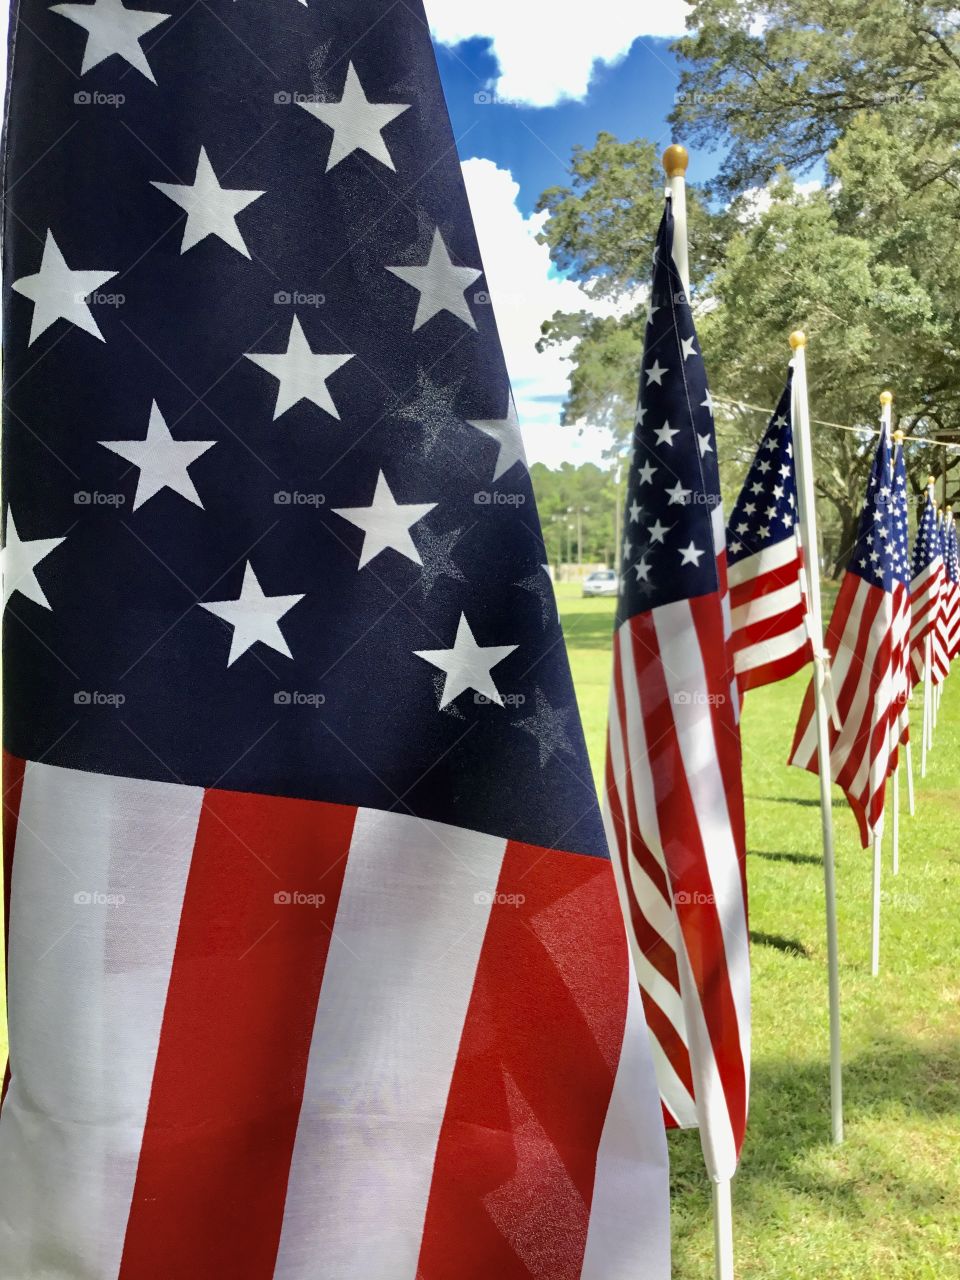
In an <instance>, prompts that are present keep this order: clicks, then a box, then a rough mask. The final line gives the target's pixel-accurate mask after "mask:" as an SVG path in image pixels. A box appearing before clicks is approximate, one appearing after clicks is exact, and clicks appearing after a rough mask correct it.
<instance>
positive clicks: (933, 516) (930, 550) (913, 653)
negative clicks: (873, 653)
mask: <svg viewBox="0 0 960 1280" xmlns="http://www.w3.org/2000/svg"><path fill="white" fill-rule="evenodd" d="M933 487H934V482H933V478H932V477H931V479H930V481H929V483H928V485H927V488H926V490H925V493H924V500H923V510H922V511H921V513H920V519H919V521H918V523H917V538H916V542H915V543H914V546H913V574H912V578H911V581H910V608H911V628H910V659H911V679H912V682H913V684H917V683H918V682H919V681H921V680H922V679H923V678H924V668H925V666H926V648H927V640H928V639H929V638H932V636H933V633H934V631H935V629H936V624H937V616H938V614H939V610H940V590H941V586H942V582H943V573H944V570H943V556H942V554H941V549H940V534H939V531H938V528H937V504H936V502H935V500H934V496H933ZM931 665H932V664H931Z"/></svg>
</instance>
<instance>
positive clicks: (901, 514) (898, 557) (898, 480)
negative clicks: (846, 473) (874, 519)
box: [886, 393, 912, 769]
mask: <svg viewBox="0 0 960 1280" xmlns="http://www.w3.org/2000/svg"><path fill="white" fill-rule="evenodd" d="M886 394H889V393H886ZM909 513H910V498H909V496H908V493H907V463H906V459H905V457H904V454H903V438H902V436H901V434H900V432H899V431H897V432H895V433H894V446H893V511H892V512H891V523H892V531H891V542H892V549H893V576H894V579H895V581H896V582H897V584H898V586H899V588H901V589H898V590H897V591H895V593H894V615H893V645H894V665H895V677H894V678H895V690H894V704H895V712H896V732H895V737H894V740H893V742H892V743H891V749H892V757H891V762H890V767H891V769H892V768H894V767H896V764H897V759H898V757H899V748H900V746H901V745H905V744H906V743H908V742H909V740H910V689H911V687H912V686H911V682H910V624H911V570H910V538H909Z"/></svg>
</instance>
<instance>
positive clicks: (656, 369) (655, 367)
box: [646, 360, 670, 387]
mask: <svg viewBox="0 0 960 1280" xmlns="http://www.w3.org/2000/svg"><path fill="white" fill-rule="evenodd" d="M669 372H670V370H669V369H662V368H661V367H660V361H659V360H654V362H653V364H652V365H651V366H650V368H649V369H647V370H646V374H647V386H649V385H650V383H651V382H655V383H656V384H657V386H658V387H662V386H663V375H664V374H665V373H669Z"/></svg>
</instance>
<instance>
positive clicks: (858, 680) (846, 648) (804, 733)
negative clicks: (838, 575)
mask: <svg viewBox="0 0 960 1280" xmlns="http://www.w3.org/2000/svg"><path fill="white" fill-rule="evenodd" d="M898 509H899V507H898V502H897V500H896V498H895V496H894V484H893V470H892V464H891V452H890V438H889V435H888V433H887V431H886V430H884V431H882V432H881V435H880V441H879V444H878V446H877V451H876V456H875V458H874V462H873V467H872V469H871V471H870V479H869V482H868V488H867V497H866V502H865V504H864V507H863V512H862V514H861V517H860V526H859V531H858V534H857V541H856V544H855V546H854V549H853V554H852V555H851V557H850V562H849V564H848V566H847V571H846V574H845V576H844V579H843V582H842V583H841V586H840V592H839V594H838V596H837V600H836V604H835V605H834V609H833V615H832V617H831V619H830V625H829V627H828V628H827V637H826V648H827V651H828V653H829V655H830V660H831V675H832V681H833V691H834V697H835V700H836V708H837V714H838V717H839V723H840V728H839V730H838V729H837V728H836V727H835V725H831V726H830V772H831V776H832V778H833V781H834V782H836V783H837V784H838V785H839V786H840V787H841V788H842V789H843V791H844V792H845V793H846V796H847V799H848V800H849V802H850V807H851V809H852V810H853V812H854V815H855V816H856V819H857V824H858V826H859V828H860V838H861V842H862V844H863V846H864V847H865V848H866V847H867V846H868V845H869V844H870V843H871V841H872V839H873V837H874V835H879V834H880V832H881V831H882V829H883V808H884V797H885V791H886V782H887V778H888V776H889V772H890V768H891V767H892V762H894V761H895V758H896V748H897V743H898V742H899V736H900V731H899V716H900V704H899V700H898V690H899V687H900V686H899V680H900V673H901V654H900V651H899V649H898V643H897V639H896V634H897V633H896V631H895V622H894V620H895V619H896V618H898V617H900V616H902V615H903V614H904V612H905V608H904V602H903V600H904V597H908V596H909V592H908V588H907V585H906V583H907V580H908V577H909V568H908V562H907V559H906V555H905V543H904V542H903V541H902V540H901V539H900V537H899V535H898V531H897V527H896V522H897V518H898V516H897V512H898ZM790 763H791V764H794V765H797V766H799V767H800V768H802V769H808V770H809V771H810V772H811V773H818V772H819V764H818V757H817V730H816V723H815V717H814V689H813V684H812V683H811V684H810V686H809V688H808V689H807V694H806V697H805V699H804V702H803V706H802V708H801V711H800V719H799V722H798V724H797V729H796V733H795V736H794V741H793V748H792V750H791V754H790Z"/></svg>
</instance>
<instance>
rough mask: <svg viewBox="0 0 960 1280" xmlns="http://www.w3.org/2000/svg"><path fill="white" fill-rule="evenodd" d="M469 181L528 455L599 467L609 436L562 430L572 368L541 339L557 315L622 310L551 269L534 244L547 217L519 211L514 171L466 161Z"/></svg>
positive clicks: (489, 162)
mask: <svg viewBox="0 0 960 1280" xmlns="http://www.w3.org/2000/svg"><path fill="white" fill-rule="evenodd" d="M463 176H464V180H465V181H466V184H467V194H468V196H469V197H470V206H471V209H472V210H473V217H474V221H475V223H476V227H477V236H478V238H479V240H480V252H481V253H482V255H483V262H484V267H485V269H486V276H487V283H488V286H489V289H490V295H491V298H492V299H493V309H494V312H495V314H496V317H497V326H498V328H499V330H500V338H501V341H502V342H503V350H504V356H505V357H506V361H507V370H508V372H509V374H510V380H511V382H512V384H513V391H514V396H515V398H516V401H517V411H518V413H519V415H520V422H521V425H522V427H523V437H524V443H525V444H526V447H527V456H528V458H529V460H530V461H531V462H545V463H547V465H548V466H553V467H555V466H558V465H559V464H560V463H561V462H564V461H570V462H599V461H600V458H601V454H602V451H603V449H604V447H605V446H606V445H607V444H608V442H609V438H608V435H607V433H606V432H605V431H600V430H597V429H595V428H594V429H588V430H586V431H584V433H583V434H582V435H579V434H578V432H577V430H576V429H575V428H573V427H561V425H560V412H561V409H562V405H563V399H564V397H565V395H566V392H567V383H568V376H569V371H570V363H569V360H568V359H567V358H566V354H565V352H564V351H562V350H559V349H556V348H551V349H550V350H549V351H545V352H543V353H542V354H541V353H540V352H538V351H537V341H538V339H539V338H540V326H541V324H542V323H543V321H544V320H547V319H549V317H550V316H552V315H553V313H554V312H555V311H579V310H581V309H586V310H590V311H594V312H595V313H597V314H604V315H610V314H613V313H614V312H615V310H616V309H615V308H614V307H613V306H612V305H611V304H610V303H593V302H591V300H590V299H589V298H588V297H587V295H586V294H584V292H583V291H582V290H581V289H580V287H579V286H578V285H577V284H575V283H574V282H573V281H572V280H564V279H563V278H562V277H560V276H558V275H557V274H556V273H555V272H554V271H553V270H552V267H551V262H550V253H549V250H548V249H547V246H546V245H541V244H537V241H536V236H537V233H538V232H539V231H540V230H541V229H542V227H543V224H544V222H545V221H546V218H547V214H546V213H537V214H532V215H531V216H530V217H529V218H525V217H524V216H523V214H522V213H521V211H520V210H519V208H518V207H517V196H518V195H519V192H520V188H519V186H518V184H517V183H516V182H515V181H514V178H513V175H512V174H511V173H510V171H509V170H508V169H499V168H497V166H496V165H495V164H494V163H493V161H492V160H483V159H473V160H465V161H464V163H463ZM625 305H627V306H629V303H627V304H625Z"/></svg>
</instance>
